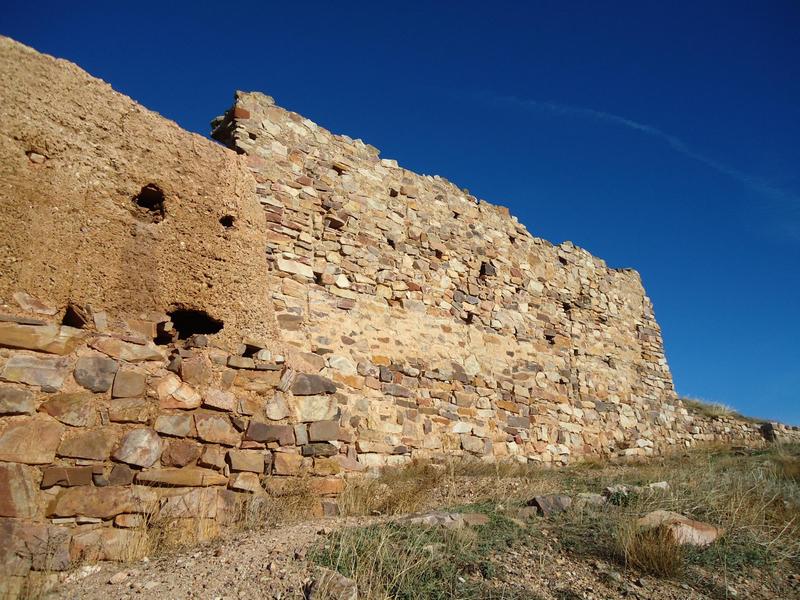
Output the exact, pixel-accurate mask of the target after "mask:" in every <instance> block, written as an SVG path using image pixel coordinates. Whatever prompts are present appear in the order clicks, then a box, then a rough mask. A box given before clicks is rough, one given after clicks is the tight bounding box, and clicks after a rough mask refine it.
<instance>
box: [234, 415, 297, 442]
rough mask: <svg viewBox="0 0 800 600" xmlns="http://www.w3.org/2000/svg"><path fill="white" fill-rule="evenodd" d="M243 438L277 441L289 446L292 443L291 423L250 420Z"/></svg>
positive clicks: (257, 440)
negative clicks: (279, 423) (276, 423)
mask: <svg viewBox="0 0 800 600" xmlns="http://www.w3.org/2000/svg"><path fill="white" fill-rule="evenodd" d="M244 439H245V440H250V441H254V442H278V444H279V445H281V446H291V445H292V444H294V428H293V427H292V426H291V425H272V424H269V423H262V422H261V421H250V424H249V425H248V426H247V433H245V438H244Z"/></svg>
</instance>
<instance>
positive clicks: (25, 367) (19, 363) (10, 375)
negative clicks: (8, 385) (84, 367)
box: [0, 354, 67, 392]
mask: <svg viewBox="0 0 800 600" xmlns="http://www.w3.org/2000/svg"><path fill="white" fill-rule="evenodd" d="M66 376H67V359H65V358H37V357H35V356H27V355H24V354H15V355H14V356H12V357H11V358H9V359H8V362H7V363H6V364H5V366H4V367H3V371H2V372H0V379H3V380H5V381H12V382H16V383H27V384H28V385H38V386H39V387H41V388H42V390H44V391H45V392H56V391H58V390H60V389H61V386H62V385H64V378H65V377H66Z"/></svg>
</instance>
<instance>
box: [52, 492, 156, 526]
mask: <svg viewBox="0 0 800 600" xmlns="http://www.w3.org/2000/svg"><path fill="white" fill-rule="evenodd" d="M157 502H158V496H157V495H156V493H155V492H154V491H153V490H150V489H147V488H142V487H102V488H96V487H91V486H81V487H72V488H67V489H66V490H64V491H62V492H61V493H60V494H59V495H58V496H57V497H56V499H55V500H53V502H51V504H50V506H49V507H48V509H47V516H48V517H75V516H79V515H80V516H84V517H97V518H100V519H110V518H111V517H114V516H116V515H118V514H121V513H149V512H151V511H152V510H154V508H155V506H156V504H157Z"/></svg>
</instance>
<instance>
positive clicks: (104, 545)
mask: <svg viewBox="0 0 800 600" xmlns="http://www.w3.org/2000/svg"><path fill="white" fill-rule="evenodd" d="M146 542H147V537H146V535H145V534H144V533H143V532H141V531H135V530H132V529H116V528H114V527H100V528H98V529H92V530H90V531H85V532H82V533H78V534H76V535H74V536H73V537H72V544H71V545H70V557H71V558H72V560H74V561H80V562H97V561H100V560H113V561H119V562H122V561H129V560H135V559H137V558H141V556H143V555H144V552H145V551H146V549H147V544H146Z"/></svg>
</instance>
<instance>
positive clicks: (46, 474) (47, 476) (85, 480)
mask: <svg viewBox="0 0 800 600" xmlns="http://www.w3.org/2000/svg"><path fill="white" fill-rule="evenodd" d="M92 474H93V469H92V467H47V468H45V469H42V488H49V487H53V486H54V485H60V486H64V487H72V486H75V485H91V484H92Z"/></svg>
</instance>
